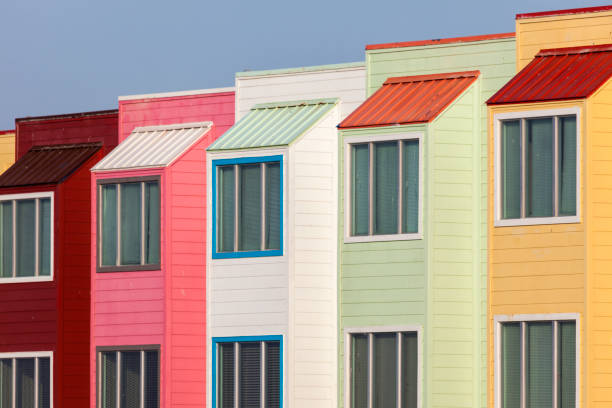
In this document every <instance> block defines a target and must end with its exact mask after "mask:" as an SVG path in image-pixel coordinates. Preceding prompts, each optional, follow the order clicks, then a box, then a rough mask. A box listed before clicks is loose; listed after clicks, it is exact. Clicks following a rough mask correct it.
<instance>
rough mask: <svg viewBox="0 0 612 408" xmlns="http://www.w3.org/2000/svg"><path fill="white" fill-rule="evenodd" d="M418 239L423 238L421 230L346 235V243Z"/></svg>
mask: <svg viewBox="0 0 612 408" xmlns="http://www.w3.org/2000/svg"><path fill="white" fill-rule="evenodd" d="M418 239H423V234H422V233H420V232H416V233H414V234H386V235H359V236H345V237H344V243H345V244H351V243H356V242H384V241H414V240H418Z"/></svg>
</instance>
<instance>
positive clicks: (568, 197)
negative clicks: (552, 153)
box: [558, 116, 576, 215]
mask: <svg viewBox="0 0 612 408" xmlns="http://www.w3.org/2000/svg"><path fill="white" fill-rule="evenodd" d="M558 154H559V215H576V117H575V116H569V117H563V118H559V153H558Z"/></svg>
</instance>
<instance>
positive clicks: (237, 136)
mask: <svg viewBox="0 0 612 408" xmlns="http://www.w3.org/2000/svg"><path fill="white" fill-rule="evenodd" d="M337 103H338V99H335V98H334V99H315V100H310V101H293V102H278V103H261V104H258V105H255V106H253V108H252V109H251V111H250V112H249V113H247V114H246V115H245V116H244V117H243V118H242V119H240V121H238V123H236V124H235V125H234V126H232V127H231V128H230V129H229V130H228V131H227V132H225V133H224V134H223V135H222V136H221V137H220V138H219V139H217V140H216V141H215V142H214V143H212V144H211V145H210V147H209V148H208V150H210V151H214V150H233V149H248V148H255V147H271V146H286V145H288V144H290V143H291V142H293V141H294V140H295V139H297V138H298V137H300V136H301V135H303V134H304V133H305V132H306V131H307V130H309V129H310V128H312V127H313V126H314V125H315V124H316V123H317V122H319V120H321V119H322V118H323V117H324V116H325V115H327V114H328V113H329V112H330V111H331V110H332V108H333V107H334V106H336V105H337Z"/></svg>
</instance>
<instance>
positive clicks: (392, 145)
mask: <svg viewBox="0 0 612 408" xmlns="http://www.w3.org/2000/svg"><path fill="white" fill-rule="evenodd" d="M398 161H399V158H398V147H397V142H386V143H376V144H374V234H397V232H398V231H397V216H398V214H397V210H398V198H399V197H398V196H399V191H398V180H399V174H398V171H399V170H398Z"/></svg>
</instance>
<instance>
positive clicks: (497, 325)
mask: <svg viewBox="0 0 612 408" xmlns="http://www.w3.org/2000/svg"><path fill="white" fill-rule="evenodd" d="M555 321H575V322H576V407H578V406H580V367H581V359H580V357H581V356H580V348H581V346H580V314H579V313H548V314H516V315H495V316H493V337H494V339H493V347H494V354H493V356H494V368H493V369H494V374H493V375H494V378H493V387H494V403H495V408H501V406H502V405H501V398H502V395H501V389H502V384H501V381H502V378H501V352H502V350H501V346H502V344H501V330H502V325H503V324H504V323H523V322H555ZM555 344H557V342H556V339H555ZM523 364H524V363H521V366H522V365H523ZM522 376H523V374H521V377H522ZM553 377H554V376H553ZM553 381H554V382H556V379H555V378H553ZM522 387H523V386H521V388H522ZM524 402H525V401H524V400H523V401H521V407H524Z"/></svg>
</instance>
